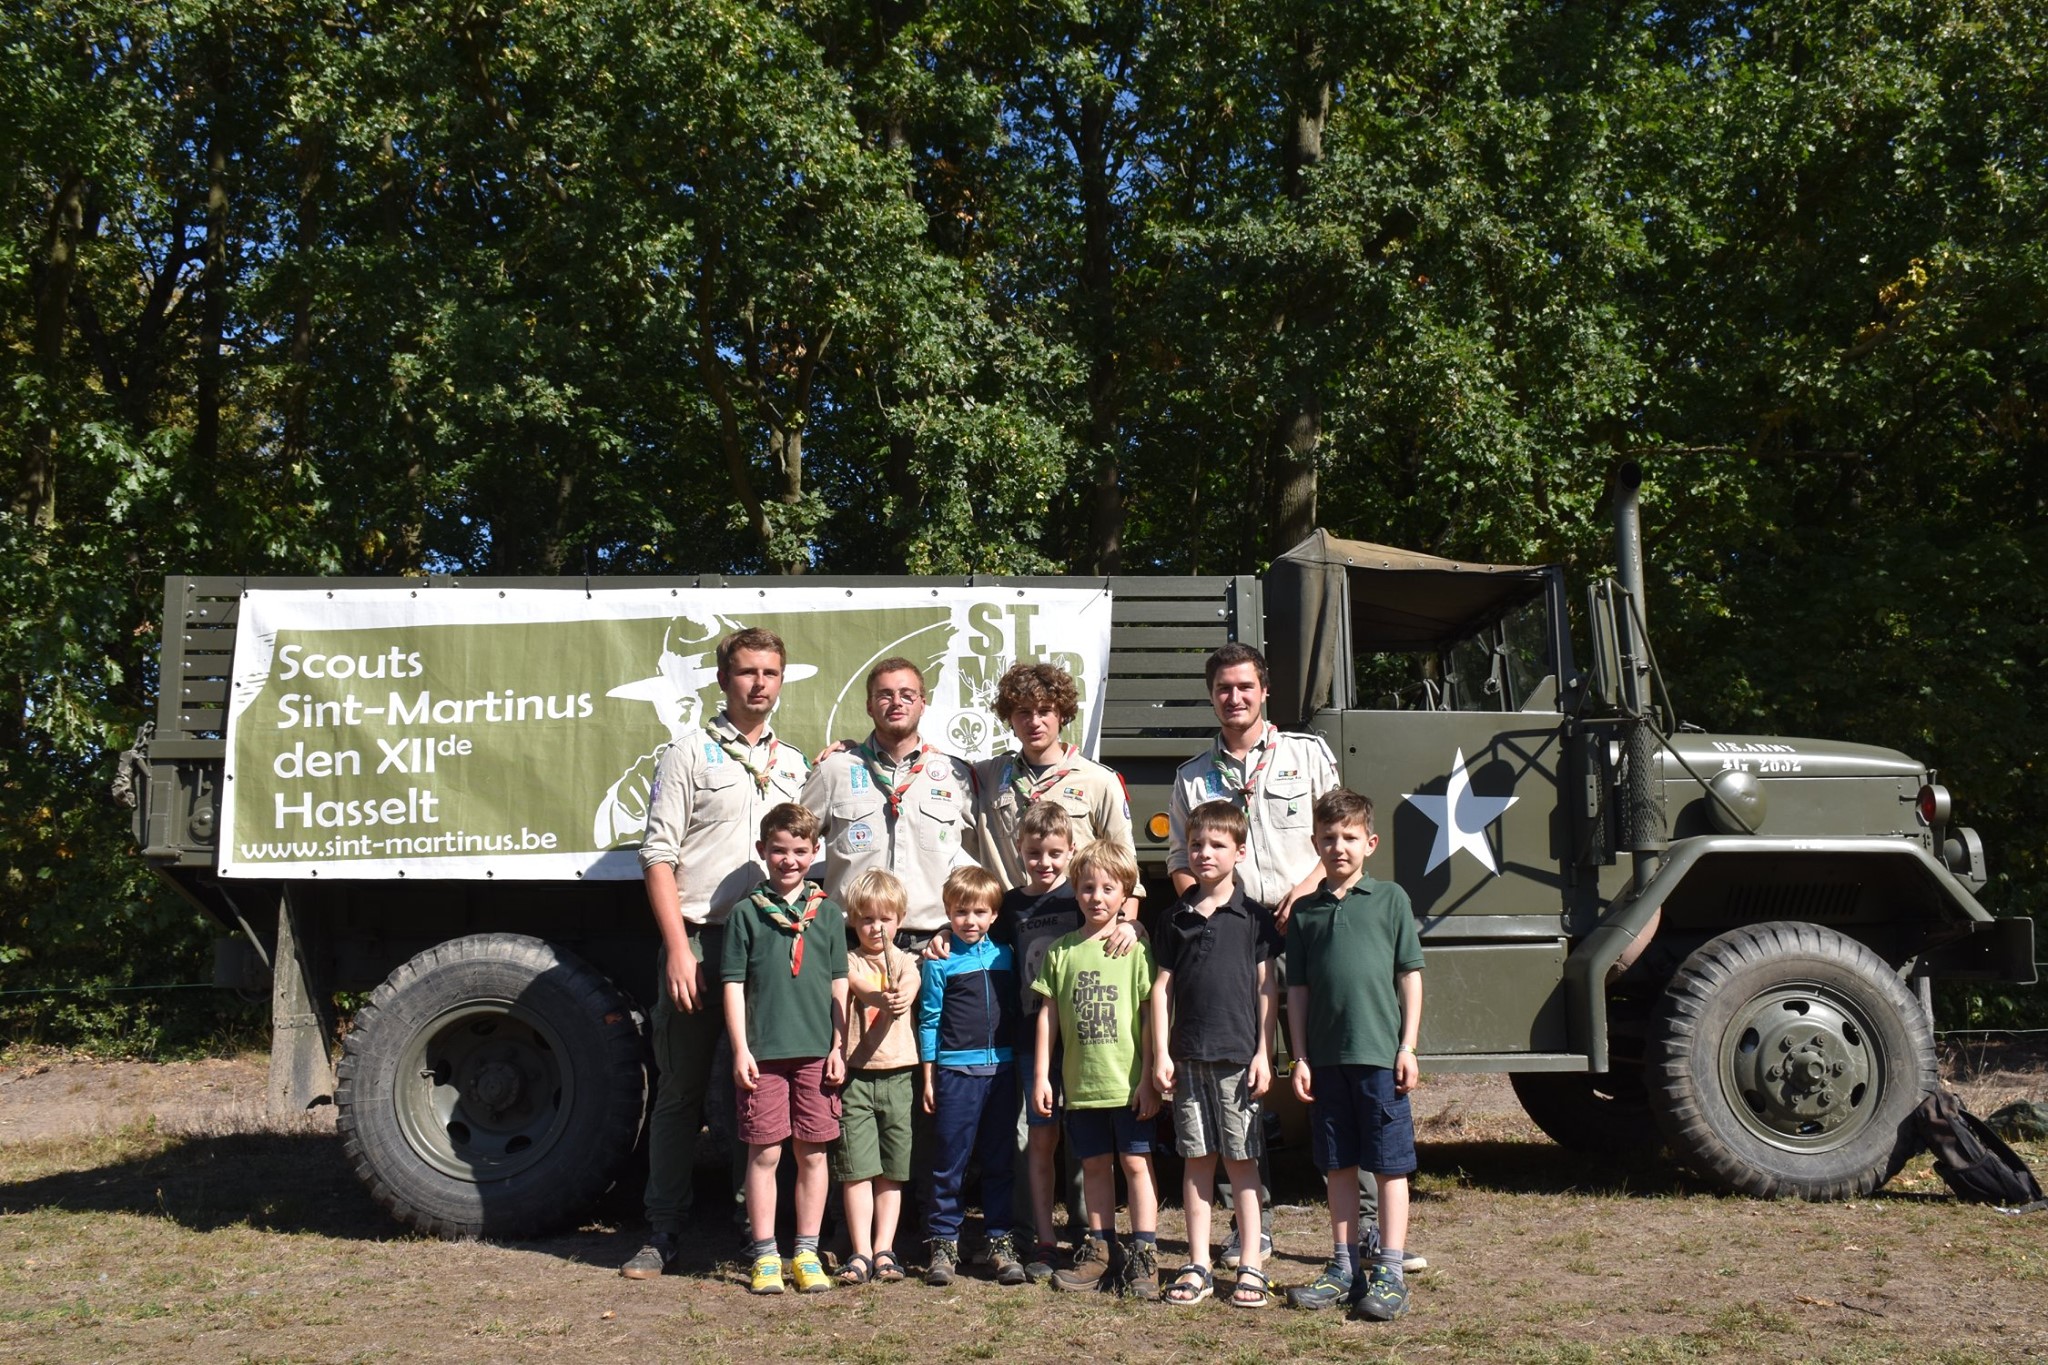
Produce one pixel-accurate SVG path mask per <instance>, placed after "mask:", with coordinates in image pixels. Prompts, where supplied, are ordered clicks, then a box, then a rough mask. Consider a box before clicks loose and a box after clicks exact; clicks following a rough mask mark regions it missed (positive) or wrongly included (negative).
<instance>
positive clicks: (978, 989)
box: [917, 867, 1024, 1285]
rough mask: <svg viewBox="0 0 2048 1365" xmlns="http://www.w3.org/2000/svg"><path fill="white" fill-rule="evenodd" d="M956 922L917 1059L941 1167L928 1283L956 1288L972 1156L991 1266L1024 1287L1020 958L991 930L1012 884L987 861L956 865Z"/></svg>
mask: <svg viewBox="0 0 2048 1365" xmlns="http://www.w3.org/2000/svg"><path fill="white" fill-rule="evenodd" d="M942 894H943V896H944V898H945V903H946V920H947V922H948V924H949V925H950V926H951V928H950V929H948V930H947V932H948V933H949V934H950V935H951V938H950V941H949V942H948V944H947V948H948V949H949V951H948V953H947V955H946V956H944V957H940V958H927V959H926V960H925V962H924V964H923V968H922V970H923V984H922V985H921V987H920V988H919V990H918V996H917V1056H918V1062H919V1069H920V1071H921V1072H922V1075H923V1080H924V1110H925V1112H926V1113H927V1114H930V1115H932V1120H933V1122H932V1126H933V1129H934V1130H935V1136H936V1138H937V1141H936V1143H935V1144H934V1146H935V1149H936V1151H937V1152H938V1166H937V1169H935V1170H934V1171H933V1172H932V1199H931V1211H930V1214H929V1216H928V1217H927V1218H926V1220H925V1233H926V1236H927V1237H928V1238H929V1239H930V1241H931V1260H930V1263H929V1267H928V1268H927V1269H926V1271H925V1277H924V1282H925V1283H926V1284H938V1285H943V1284H951V1283H952V1282H953V1274H954V1267H955V1266H957V1265H958V1264H959V1262H960V1213H961V1205H960V1186H961V1183H962V1182H963V1181H964V1180H965V1179H966V1176H967V1162H968V1159H969V1158H970V1157H978V1158H979V1159H980V1161H981V1207H982V1209H983V1211H984V1213H983V1220H984V1222H985V1223H986V1225H987V1232H988V1250H987V1252H986V1254H985V1256H984V1258H983V1261H982V1264H983V1265H984V1267H986V1269H987V1270H988V1272H989V1274H990V1275H991V1276H993V1277H994V1279H995V1281H996V1283H997V1284H1022V1283H1024V1265H1023V1263H1022V1262H1021V1261H1019V1260H1018V1259H1017V1249H1016V1246H1015V1245H1014V1244H1013V1243H1012V1242H1011V1240H1010V1192H1011V1191H1010V1185H1011V1170H1012V1167H1013V1165H1014V1163H1015V1161H1016V1128H1017V1105H1018V1090H1017V1063H1016V1052H1015V1051H1014V1048H1015V1042H1016V1032H1017V1014H1018V994H1017V968H1016V960H1015V957H1014V955H1013V954H1012V952H1011V950H1010V948H1009V946H1008V945H1007V944H1001V943H996V942H994V941H992V940H991V939H990V938H989V936H988V933H989V929H990V928H991V927H992V926H993V925H994V924H995V920H996V913H997V911H998V910H999V909H1000V908H1001V906H1002V903H1003V887H1002V883H1001V882H998V881H997V880H996V879H995V878H994V877H993V876H991V875H989V873H988V872H986V871H984V870H983V869H982V868H979V867H959V868H955V869H954V870H953V872H952V874H951V875H950V876H948V877H947V878H946V885H945V890H944V892H943V893H942Z"/></svg>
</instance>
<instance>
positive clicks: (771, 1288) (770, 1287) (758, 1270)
mask: <svg viewBox="0 0 2048 1365" xmlns="http://www.w3.org/2000/svg"><path fill="white" fill-rule="evenodd" d="M747 1292H748V1293H750V1294H780V1293H781V1292H782V1258H781V1257H780V1256H777V1255H776V1254H775V1253H774V1252H772V1251H771V1252H770V1253H768V1254H767V1255H766V1256H763V1257H761V1258H760V1259H759V1260H757V1261H755V1262H754V1278H753V1279H752V1280H749V1281H748V1282H747Z"/></svg>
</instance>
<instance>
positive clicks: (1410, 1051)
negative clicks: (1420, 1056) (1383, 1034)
mask: <svg viewBox="0 0 2048 1365" xmlns="http://www.w3.org/2000/svg"><path fill="white" fill-rule="evenodd" d="M1403 1052H1405V1053H1407V1054H1408V1055H1409V1056H1411V1057H1412V1056H1414V1055H1415V1049H1414V1048H1412V1047H1410V1046H1408V1044H1406V1043H1403V1044H1401V1046H1400V1047H1398V1048H1396V1049H1395V1051H1394V1055H1395V1056H1396V1057H1398V1056H1400V1055H1401V1054H1402V1053H1403Z"/></svg>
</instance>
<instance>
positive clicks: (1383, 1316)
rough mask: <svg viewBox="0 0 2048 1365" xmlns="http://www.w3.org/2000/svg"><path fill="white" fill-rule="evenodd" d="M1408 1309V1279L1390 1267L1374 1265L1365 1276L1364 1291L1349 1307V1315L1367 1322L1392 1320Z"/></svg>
mask: <svg viewBox="0 0 2048 1365" xmlns="http://www.w3.org/2000/svg"><path fill="white" fill-rule="evenodd" d="M1407 1311H1408V1281H1407V1280H1406V1279H1404V1278H1403V1277H1401V1276H1399V1275H1396V1274H1395V1273H1394V1272H1393V1271H1392V1270H1391V1269H1390V1268H1388V1267H1386V1266H1383V1265H1376V1266H1374V1267H1373V1268H1372V1274H1371V1275H1369V1276H1368V1277H1367V1278H1366V1282H1365V1293H1364V1294H1362V1295H1360V1296H1359V1299H1358V1302H1357V1303H1356V1304H1355V1305H1354V1306H1353V1307H1352V1309H1351V1316H1352V1317H1354V1318H1364V1319H1366V1320H1367V1321H1369V1322H1392V1321H1393V1320H1394V1319H1395V1318H1398V1317H1400V1316H1401V1315H1402V1314H1403V1313H1406V1312H1407Z"/></svg>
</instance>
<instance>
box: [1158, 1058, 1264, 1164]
mask: <svg viewBox="0 0 2048 1365" xmlns="http://www.w3.org/2000/svg"><path fill="white" fill-rule="evenodd" d="M1245 1070H1246V1068H1245V1067H1244V1066H1243V1065H1241V1064H1239V1063H1237V1062H1179V1063H1176V1064H1175V1066H1174V1069H1173V1134H1174V1139H1175V1142H1174V1145H1175V1147H1176V1148H1177V1149H1178V1150H1179V1152H1180V1154H1181V1155H1182V1156H1208V1155H1210V1154H1211V1153H1214V1154H1216V1155H1218V1156H1221V1157H1222V1158H1223V1159H1224V1160H1225V1161H1256V1160H1257V1159H1258V1158H1259V1157H1260V1155H1262V1154H1263V1153H1264V1152H1265V1150H1266V1127H1265V1124H1264V1123H1262V1122H1261V1121H1260V1118H1259V1102H1258V1101H1257V1100H1255V1099H1253V1098H1252V1091H1251V1086H1250V1085H1249V1084H1247V1082H1246V1080H1245Z"/></svg>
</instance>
